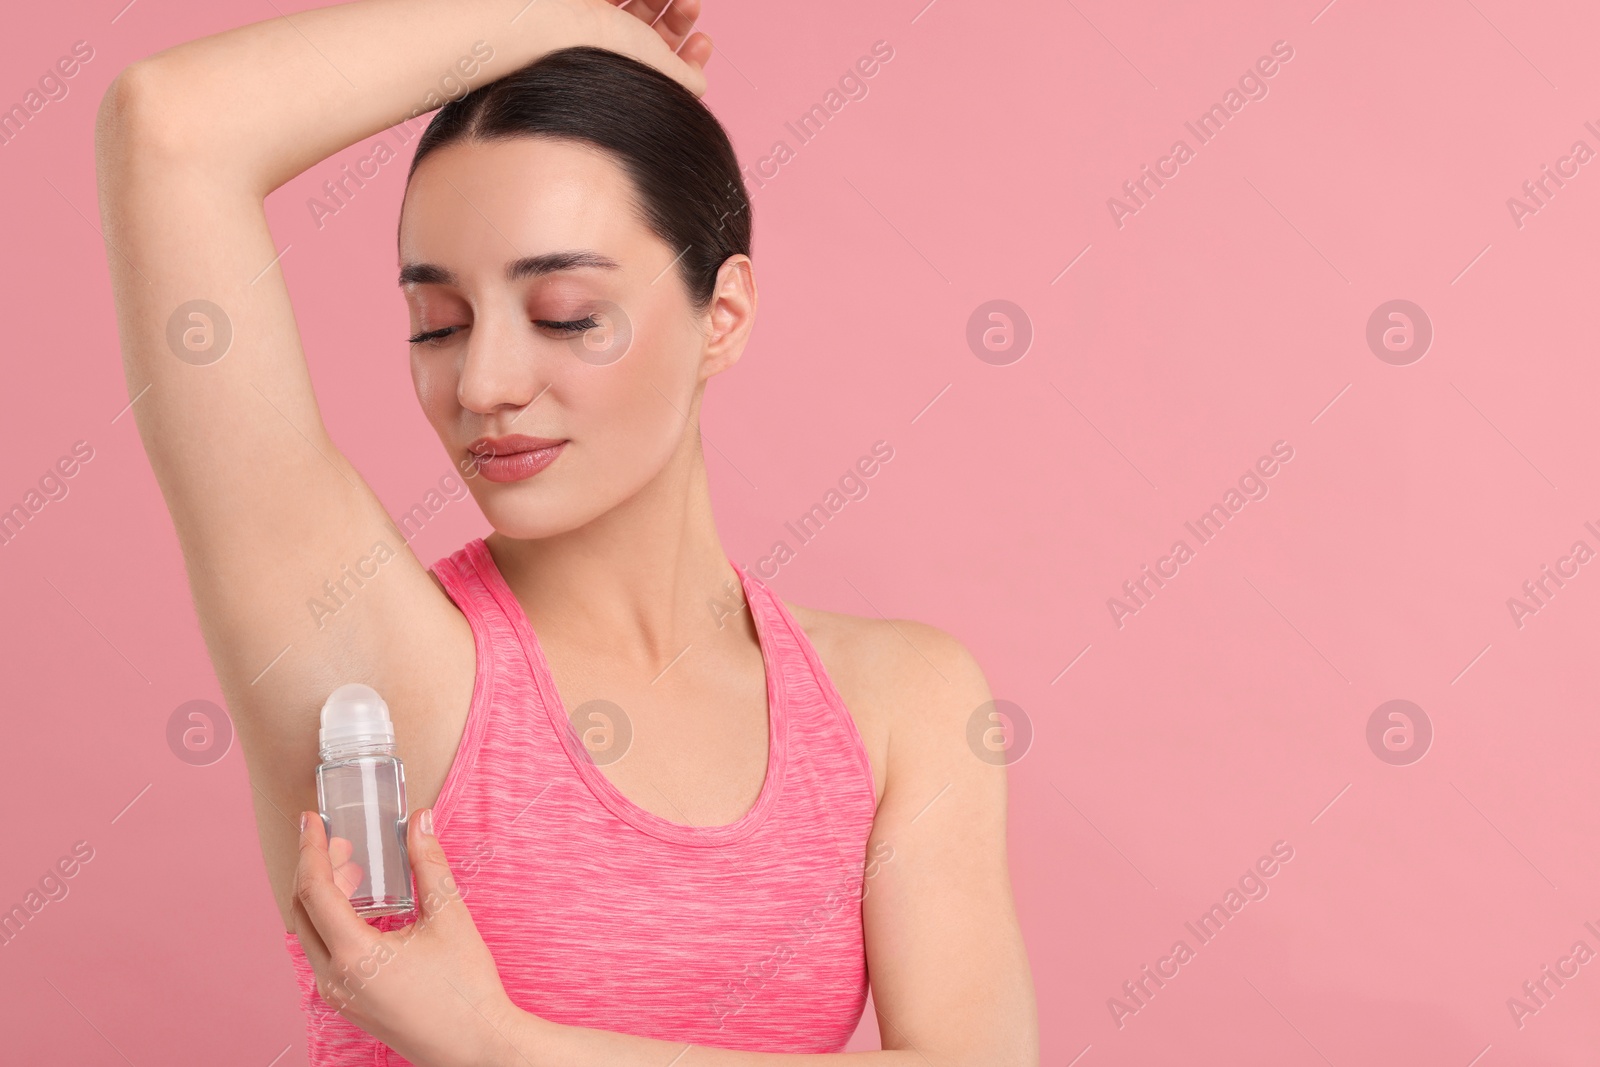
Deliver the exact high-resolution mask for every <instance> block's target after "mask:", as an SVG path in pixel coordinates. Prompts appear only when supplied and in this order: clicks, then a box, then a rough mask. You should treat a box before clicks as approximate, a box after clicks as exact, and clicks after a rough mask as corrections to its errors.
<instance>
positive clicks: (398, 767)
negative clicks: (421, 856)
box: [317, 682, 416, 917]
mask: <svg viewBox="0 0 1600 1067" xmlns="http://www.w3.org/2000/svg"><path fill="white" fill-rule="evenodd" d="M320 743H321V755H322V762H321V763H320V764H318V765H317V807H318V810H319V811H320V812H321V813H322V825H323V827H324V828H325V829H326V830H327V833H328V844H329V848H330V852H331V851H332V849H333V848H334V847H335V844H334V840H333V839H334V838H336V837H339V838H343V839H344V840H346V841H348V842H350V847H351V852H350V859H349V860H348V863H349V864H350V866H349V867H348V868H347V869H346V871H345V872H344V874H343V875H341V878H342V877H344V876H345V875H347V876H348V877H349V878H350V879H354V878H356V877H357V876H359V878H360V881H359V883H358V884H357V885H356V887H355V890H354V891H353V892H352V893H351V894H350V904H351V906H352V907H354V908H355V910H356V914H358V915H361V916H365V917H371V916H374V915H397V914H400V913H402V912H408V911H411V910H413V909H414V908H415V906H416V901H415V898H414V896H413V894H412V889H411V863H410V861H409V859H408V858H407V856H406V771H405V766H404V765H403V764H402V763H401V762H400V759H399V757H397V756H396V755H395V754H394V724H393V723H391V722H390V721H389V706H388V705H387V704H385V703H384V702H383V698H382V697H380V696H379V695H378V693H377V691H376V690H374V689H373V688H372V687H371V686H367V685H362V684H361V683H360V682H351V683H350V684H348V685H341V686H340V687H339V688H337V689H335V690H334V691H333V692H332V693H331V694H329V696H328V699H327V702H326V703H324V704H323V705H322V732H321V735H320ZM337 858H338V857H337V856H335V859H337ZM336 869H337V864H336Z"/></svg>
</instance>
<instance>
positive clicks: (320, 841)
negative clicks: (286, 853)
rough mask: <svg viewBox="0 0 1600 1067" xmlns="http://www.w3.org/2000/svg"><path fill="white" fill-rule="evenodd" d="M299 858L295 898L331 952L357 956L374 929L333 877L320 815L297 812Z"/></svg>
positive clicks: (296, 869)
mask: <svg viewBox="0 0 1600 1067" xmlns="http://www.w3.org/2000/svg"><path fill="white" fill-rule="evenodd" d="M300 827H301V829H300V860H299V863H298V864H297V865H296V867H295V883H294V884H295V899H296V900H297V901H298V902H299V903H300V905H301V906H302V907H303V908H304V910H305V913H306V917H307V919H309V920H310V922H311V924H312V925H313V926H314V927H316V931H317V933H318V934H319V935H321V937H322V943H323V944H324V945H326V946H327V948H328V950H329V951H330V953H332V954H334V955H341V956H342V955H345V954H347V953H348V954H349V955H350V956H352V957H353V956H358V955H360V954H361V952H362V951H363V950H364V949H365V947H366V946H367V944H368V943H369V942H370V941H371V940H372V938H374V937H375V936H377V935H376V932H375V931H374V930H373V929H372V927H370V926H368V925H367V923H366V921H365V920H363V919H362V918H361V916H359V915H357V914H356V910H355V909H354V908H352V907H351V906H350V900H349V898H348V897H346V896H345V895H344V892H343V891H342V890H341V889H340V888H339V886H338V885H337V884H336V883H335V882H334V880H333V865H332V864H331V863H329V862H328V839H327V833H326V831H325V830H324V828H323V825H322V817H321V816H320V815H318V814H317V813H316V812H314V811H306V812H301V813H300Z"/></svg>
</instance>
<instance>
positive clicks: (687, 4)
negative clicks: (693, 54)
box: [652, 0, 700, 52]
mask: <svg viewBox="0 0 1600 1067" xmlns="http://www.w3.org/2000/svg"><path fill="white" fill-rule="evenodd" d="M699 17H700V0H671V2H670V3H669V4H667V5H666V8H665V10H664V11H663V12H662V14H661V16H660V17H659V18H657V19H656V20H655V22H654V23H652V26H653V27H654V29H655V31H656V32H657V33H659V34H660V35H661V39H662V40H663V41H666V42H667V45H668V46H669V47H670V48H671V49H672V50H673V51H674V52H676V51H677V50H678V46H679V45H681V44H683V41H684V38H686V37H688V36H689V34H690V33H692V32H693V31H694V22H695V19H697V18H699Z"/></svg>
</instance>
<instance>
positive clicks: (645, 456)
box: [571, 333, 695, 481]
mask: <svg viewBox="0 0 1600 1067" xmlns="http://www.w3.org/2000/svg"><path fill="white" fill-rule="evenodd" d="M647 338H648V339H647ZM693 352H694V350H693V349H692V348H690V347H687V346H686V342H685V341H684V339H683V338H681V337H677V336H673V335H670V334H669V335H665V336H663V335H662V334H659V333H651V334H647V335H645V336H644V337H637V336H636V337H635V338H634V343H633V346H632V347H631V348H630V349H629V351H628V353H627V355H626V356H624V357H623V358H622V359H621V360H618V361H617V362H616V363H615V364H612V365H610V366H608V367H592V368H591V367H585V368H583V369H582V371H580V372H579V373H578V374H576V375H574V379H573V380H572V382H571V384H572V386H573V392H572V394H571V396H572V406H573V408H574V409H576V410H574V412H573V414H574V415H576V416H577V418H578V420H579V421H578V422H577V424H576V425H575V426H574V430H575V431H576V432H577V433H582V432H583V431H584V430H585V429H587V430H589V431H591V433H590V434H589V435H588V440H589V443H590V444H591V445H594V446H597V451H603V452H604V454H605V456H606V459H607V462H608V464H614V466H613V467H612V469H615V470H617V471H618V472H619V473H621V472H622V471H628V472H629V474H628V475H627V478H628V480H629V481H635V480H637V479H638V478H639V477H640V476H641V475H644V476H648V475H649V474H653V473H654V472H655V471H656V470H657V469H659V468H660V467H661V465H662V464H664V463H665V462H666V461H667V459H668V458H669V457H670V456H671V454H672V452H673V450H674V449H675V448H676V447H677V445H678V443H679V442H680V441H681V440H682V438H683V435H684V433H685V432H686V427H685V419H686V417H687V415H688V412H689V409H690V406H691V405H692V403H693V401H694V387H695V374H694V370H693V367H692V360H693ZM580 412H581V414H580ZM593 431H599V432H598V433H594V432H593Z"/></svg>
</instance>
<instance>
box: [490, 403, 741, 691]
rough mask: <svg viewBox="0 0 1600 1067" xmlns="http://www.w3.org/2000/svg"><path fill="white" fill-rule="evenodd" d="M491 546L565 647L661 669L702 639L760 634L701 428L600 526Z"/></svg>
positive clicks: (539, 622)
mask: <svg viewBox="0 0 1600 1067" xmlns="http://www.w3.org/2000/svg"><path fill="white" fill-rule="evenodd" d="M484 541H485V543H486V544H487V546H488V548H489V550H490V553H491V554H492V555H493V556H494V559H495V563H496V565H497V566H498V567H499V568H500V572H501V573H502V574H503V575H504V576H505V579H506V583H507V584H508V585H509V586H510V587H511V590H512V592H514V593H515V594H516V596H517V599H518V600H519V601H520V602H521V604H522V607H523V610H524V611H526V612H527V615H528V619H529V621H530V622H531V623H532V624H533V626H534V630H535V632H537V633H538V634H539V635H540V639H541V642H545V641H546V635H551V636H552V637H555V636H556V635H559V641H560V643H561V644H564V645H565V644H571V645H575V646H578V647H583V648H588V649H604V650H605V653H606V655H607V657H612V658H616V659H618V660H625V661H627V662H629V663H635V664H637V665H639V666H640V667H642V668H646V669H648V668H651V667H653V668H654V669H655V670H660V669H662V668H664V667H665V666H666V665H667V664H668V663H669V662H670V661H671V660H672V659H673V658H674V657H676V656H678V654H679V653H681V652H682V651H683V650H684V648H685V647H686V646H688V645H690V644H691V643H692V642H695V641H707V640H709V639H711V638H712V637H713V636H715V635H718V634H719V633H720V634H722V635H724V636H726V635H727V634H728V633H729V632H731V633H736V634H742V633H747V632H748V633H753V631H748V630H747V629H746V628H747V627H748V625H749V621H750V620H749V618H748V614H749V613H748V612H745V611H743V610H742V609H743V607H744V593H743V591H742V590H741V588H740V585H739V576H738V573H737V572H736V571H735V570H734V569H733V566H732V565H731V564H730V563H729V561H728V555H727V552H726V551H725V550H724V548H723V546H722V540H721V538H720V537H719V536H718V535H717V529H716V523H715V521H714V518H713V516H712V511H711V492H710V485H709V482H708V480H707V477H706V469H705V456H704V453H703V452H702V451H701V448H700V438H699V434H698V433H697V432H694V431H693V430H691V431H690V432H689V433H688V434H686V435H685V442H684V447H681V448H679V449H678V450H677V452H676V453H674V456H673V458H672V459H671V460H670V461H669V462H668V463H667V465H666V467H665V468H663V470H662V471H661V473H660V474H658V475H657V476H656V477H655V478H654V479H652V480H651V481H650V482H649V483H647V484H646V485H645V486H644V487H643V488H642V489H640V490H639V491H638V492H637V493H635V494H634V495H633V496H632V497H629V498H628V499H627V500H625V501H623V502H622V503H621V504H618V505H617V506H616V507H614V508H612V509H610V510H609V511H607V512H605V513H604V514H603V515H601V516H599V517H598V518H596V519H594V520H592V521H591V522H588V523H586V524H585V525H583V526H581V527H578V528H577V529H573V530H569V531H566V532H564V533H561V534H555V535H552V536H550V537H541V538H538V539H536V540H516V539H513V538H508V537H505V536H504V535H502V534H500V533H492V534H490V535H489V536H488V537H486V538H484ZM719 620H726V621H725V622H722V624H721V625H719ZM736 622H737V623H739V625H734V624H735V623H736Z"/></svg>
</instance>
